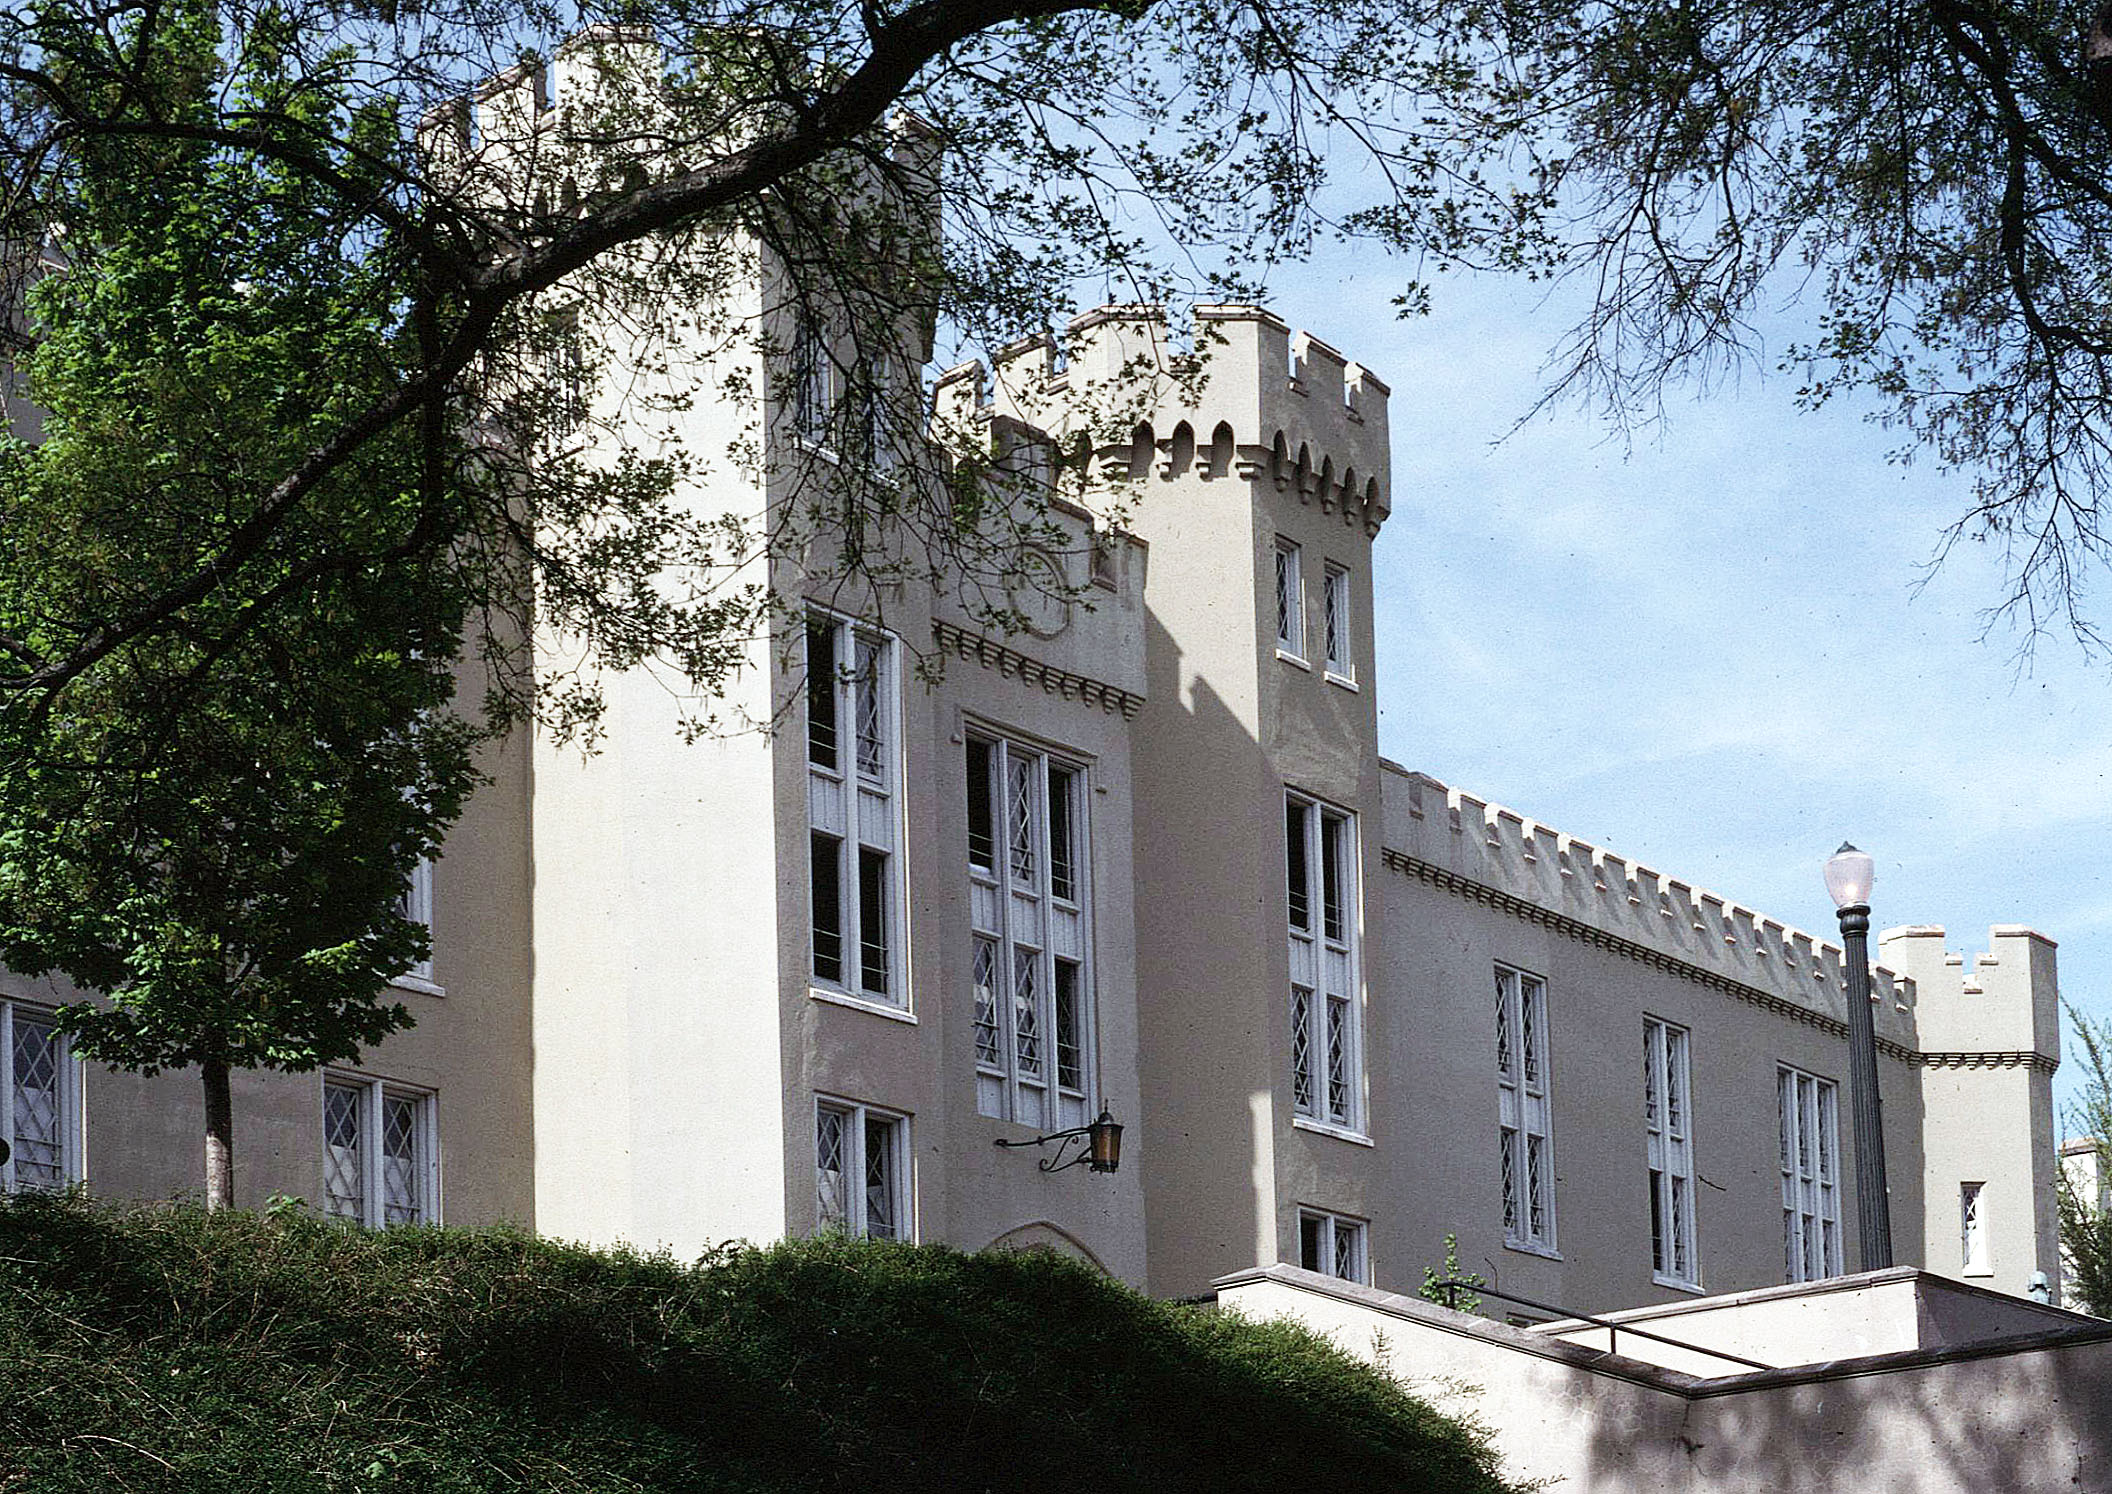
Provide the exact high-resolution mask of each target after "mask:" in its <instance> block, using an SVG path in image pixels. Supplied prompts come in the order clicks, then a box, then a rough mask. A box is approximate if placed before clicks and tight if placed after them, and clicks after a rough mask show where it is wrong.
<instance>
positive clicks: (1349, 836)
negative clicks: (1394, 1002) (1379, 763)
mask: <svg viewBox="0 0 2112 1494" xmlns="http://www.w3.org/2000/svg"><path fill="white" fill-rule="evenodd" d="M1283 841H1284V909H1285V915H1284V916H1285V922H1286V923H1287V924H1288V926H1289V933H1290V970H1291V990H1290V1024H1291V1033H1290V1038H1291V1110H1292V1113H1293V1114H1295V1115H1299V1116H1303V1117H1305V1118H1306V1119H1307V1120H1311V1121H1317V1122H1320V1123H1322V1124H1324V1125H1329V1126H1340V1127H1342V1128H1344V1129H1346V1130H1350V1131H1354V1132H1361V1131H1362V1129H1363V1125H1364V1114H1363V1107H1364V1093H1363V1092H1364V1075H1363V1051H1362V1050H1363V1033H1362V1028H1361V1021H1360V1018H1359V1014H1358V1010H1357V989H1358V987H1357V908H1358V902H1357V835H1356V817H1355V816H1354V815H1349V814H1345V813H1344V812H1342V811H1341V810H1339V809H1335V808H1332V807H1331V806H1328V805H1325V804H1322V803H1320V802H1319V801H1317V800H1314V799H1308V798H1305V797H1304V796H1302V795H1299V794H1295V793H1293V794H1286V795H1285V797H1284V809H1283Z"/></svg>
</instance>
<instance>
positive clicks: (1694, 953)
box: [1385, 763, 1920, 1056]
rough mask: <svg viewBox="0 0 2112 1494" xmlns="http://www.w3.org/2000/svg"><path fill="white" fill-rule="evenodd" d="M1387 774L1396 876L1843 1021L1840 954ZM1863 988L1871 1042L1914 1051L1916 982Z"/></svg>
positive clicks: (1905, 975) (1405, 776)
mask: <svg viewBox="0 0 2112 1494" xmlns="http://www.w3.org/2000/svg"><path fill="white" fill-rule="evenodd" d="M1386 768H1387V769H1388V772H1387V776H1386V781H1385V799H1386V804H1385V837H1386V838H1385V854H1386V857H1387V859H1388V860H1389V861H1391V862H1394V863H1395V864H1396V865H1397V866H1402V863H1403V862H1404V861H1412V862H1415V863H1420V864H1421V865H1423V866H1426V867H1429V868H1431V869H1432V870H1433V871H1434V872H1435V873H1436V874H1437V875H1439V876H1442V875H1444V874H1450V875H1451V876H1453V877H1457V878H1460V879H1463V880H1464V881H1466V882H1471V883H1474V884H1476V885H1478V886H1481V887H1486V888H1491V889H1494V890H1495V891H1496V892H1498V893H1501V894H1508V895H1509V896H1511V897H1514V898H1517V899H1519V900H1520V901H1522V902H1526V903H1530V904H1532V905H1534V906H1535V907H1538V908H1544V909H1546V910H1548V911H1549V912H1551V913H1555V914H1560V915H1563V916H1565V917H1567V918H1571V919H1575V920H1577V921H1578V922H1580V923H1584V924H1588V925H1590V926H1591V927H1592V928H1594V929H1598V930H1602V931H1604V932H1605V933H1606V934H1609V935H1612V936H1613V937H1615V938H1618V939H1622V940H1626V941H1628V942H1630V943H1633V944H1638V945H1642V946H1644V947H1645V948H1647V949H1650V950H1652V951H1655V952H1657V953H1659V954H1663V955H1665V956H1668V957H1670V958H1672V959H1676V960H1678V961H1681V962H1682V963H1684V964H1687V965H1691V966H1695V967H1697V968H1699V969H1702V970H1706V971H1709V972H1711V973H1712V974H1716V975H1720V976H1722V977H1724V978H1726V979H1728V980H1732V981H1736V982H1737V983H1738V984H1740V985H1742V986H1747V987H1751V988H1753V989H1755V990H1757V991H1759V992H1761V993H1763V994H1765V995H1767V996H1771V997H1775V998H1778V999H1779V1000H1781V1001H1783V1002H1786V1003H1788V1004H1789V1005H1791V1006H1794V1007H1796V1008H1799V1009H1801V1010H1803V1011H1806V1012H1809V1013H1811V1014H1813V1015H1814V1016H1819V1017H1826V1018H1831V1019H1833V1020H1836V1021H1845V1020H1846V1012H1847V989H1848V987H1847V967H1846V964H1845V960H1846V955H1845V953H1844V952H1843V951H1842V949H1841V947H1840V946H1839V945H1837V944H1834V943H1831V942H1828V941H1826V940H1824V939H1821V938H1818V937H1815V936H1814V935H1812V934H1809V933H1806V932H1805V931H1803V930H1802V929H1798V928H1795V927H1793V926H1791V925H1789V924H1785V923H1783V922H1782V921H1780V920H1779V919H1775V918H1770V917H1769V916H1767V915H1766V914H1764V913H1761V912H1758V911H1756V910H1754V909H1752V908H1748V907H1746V906H1744V905H1743V904H1740V903H1737V902H1733V901H1731V900H1730V899H1728V898H1724V897H1721V896H1718V895H1717V894H1715V893H1713V892H1710V891H1707V890H1706V889H1704V888H1700V887H1695V886H1693V885H1692V884H1690V883H1688V882H1684V881H1682V880H1680V879H1679V878H1677V877H1672V876H1668V875H1666V874H1665V873H1663V872H1660V871H1657V870H1656V869H1654V868H1652V867H1648V866H1644V865H1641V864H1640V863H1637V862H1632V861H1629V860H1627V859H1626V858H1625V857H1622V856H1619V855H1616V854H1615V853H1613V852H1612V851H1608V850H1605V849H1603V848H1602V847H1599V846H1595V845H1592V844H1590V843H1589V842H1587V841H1583V840H1579V839H1578V838H1577V837H1575V836H1573V835H1565V834H1563V833H1562V832H1561V831H1559V830H1556V829H1554V828H1553V827H1552V826H1549V825H1543V824H1541V823H1539V822H1538V821H1536V820H1533V819H1530V818H1528V817H1527V816H1525V815H1522V814H1520V813H1518V812H1517V811H1516V810H1512V809H1506V808H1505V807H1503V806H1502V805H1500V804H1492V803H1490V802H1489V801H1487V800H1485V799H1480V798H1477V797H1476V796H1475V795H1473V794H1470V793H1467V792H1466V791H1465V790H1463V789H1456V788H1452V787H1449V786H1448V785H1446V784H1444V783H1441V782H1440V781H1438V780H1437V779H1435V778H1432V777H1430V776H1429V775H1428V774H1426V773H1415V772H1410V771H1408V770H1407V769H1404V768H1400V767H1397V766H1395V765H1394V764H1392V763H1388V764H1386ZM1403 869H1408V870H1413V869H1414V868H1413V867H1403ZM1886 953H1887V954H1889V953H1890V951H1889V950H1887V951H1886ZM1871 979H1872V985H1873V990H1874V993H1875V995H1876V996H1877V1002H1876V1008H1877V1009H1876V1011H1875V1012H1874V1013H1873V1015H1874V1016H1875V1017H1876V1019H1877V1031H1878V1036H1879V1037H1880V1038H1881V1039H1884V1040H1887V1041H1889V1042H1891V1043H1893V1044H1896V1045H1898V1046H1899V1047H1900V1048H1905V1049H1912V1048H1915V1047H1916V1046H1917V1043H1916V1037H1915V1033H1916V1024H1917V1020H1918V1009H1919V1006H1920V1002H1919V1000H1918V988H1917V985H1916V982H1915V980H1914V978H1913V976H1912V974H1910V973H1909V972H1907V971H1904V970H1896V969H1894V968H1888V967H1886V966H1878V967H1874V968H1873V969H1872V971H1871ZM1895 1056H1897V1055H1896V1054H1895Z"/></svg>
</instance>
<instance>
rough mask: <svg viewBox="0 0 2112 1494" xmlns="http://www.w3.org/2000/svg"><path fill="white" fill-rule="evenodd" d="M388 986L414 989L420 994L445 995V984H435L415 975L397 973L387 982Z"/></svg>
mask: <svg viewBox="0 0 2112 1494" xmlns="http://www.w3.org/2000/svg"><path fill="white" fill-rule="evenodd" d="M389 987H390V989H392V990H397V991H415V992H416V993H417V994H418V995H420V996H439V997H445V996H446V995H447V987H446V986H436V985H434V984H433V983H432V982H431V981H429V980H424V979H422V978H420V977H418V976H415V975H399V976H397V977H396V978H395V979H394V980H392V981H390V982H389Z"/></svg>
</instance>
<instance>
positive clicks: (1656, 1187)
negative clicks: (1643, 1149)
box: [1650, 1167, 1667, 1273]
mask: <svg viewBox="0 0 2112 1494" xmlns="http://www.w3.org/2000/svg"><path fill="white" fill-rule="evenodd" d="M1662 1176H1663V1174H1661V1173H1660V1172H1659V1171H1658V1170H1657V1169H1656V1168H1654V1167H1653V1168H1651V1169H1650V1265H1651V1268H1652V1269H1653V1270H1656V1271H1658V1272H1660V1273H1662V1272H1664V1271H1665V1270H1666V1269H1667V1266H1666V1262H1665V1201H1664V1197H1663V1194H1662V1192H1661V1191H1660V1183H1659V1179H1660V1178H1661V1177H1662Z"/></svg>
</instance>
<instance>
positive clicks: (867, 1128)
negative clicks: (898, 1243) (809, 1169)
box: [814, 1100, 914, 1240]
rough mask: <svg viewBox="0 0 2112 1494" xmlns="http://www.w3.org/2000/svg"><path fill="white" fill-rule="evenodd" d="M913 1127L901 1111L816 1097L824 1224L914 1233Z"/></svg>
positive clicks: (864, 1231) (819, 1207) (817, 1192)
mask: <svg viewBox="0 0 2112 1494" xmlns="http://www.w3.org/2000/svg"><path fill="white" fill-rule="evenodd" d="M908 1131H909V1123H908V1122H907V1121H906V1120H904V1119H903V1118H902V1117H901V1116H899V1115H889V1114H887V1113H885V1112H884V1111H879V1110H874V1109H872V1108H870V1107H869V1106H865V1105H857V1104H851V1103H848V1102H845V1101H840V1100H819V1101H816V1102H815V1106H814V1200H815V1217H816V1219H817V1220H818V1221H819V1224H820V1227H821V1228H822V1229H825V1230H828V1229H833V1230H841V1231H843V1232H844V1233H846V1234H853V1235H870V1236H872V1237H873V1238H874V1239H876V1240H907V1239H911V1238H913V1236H914V1231H913V1230H912V1229H911V1228H910V1218H909V1189H908V1187H907V1183H908V1176H909V1146H908Z"/></svg>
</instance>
